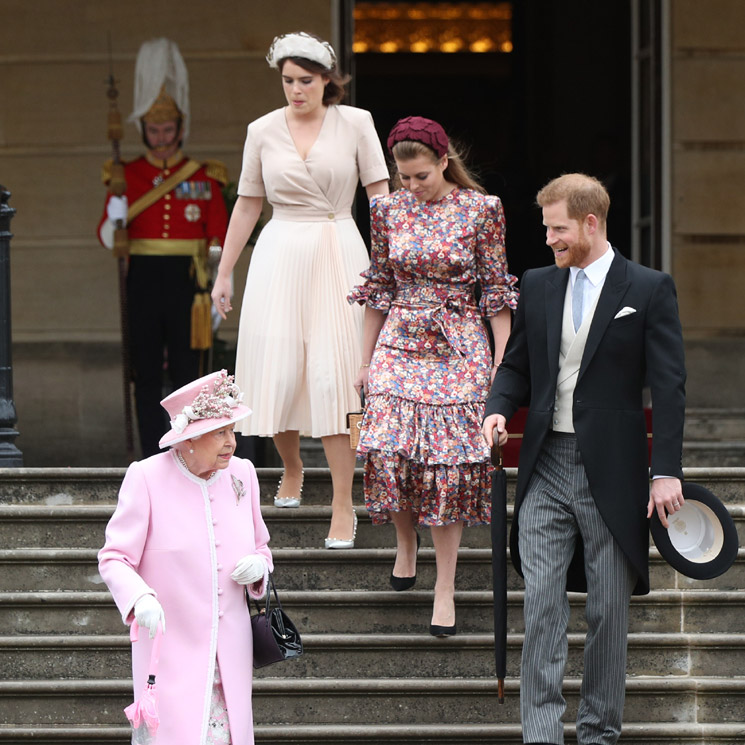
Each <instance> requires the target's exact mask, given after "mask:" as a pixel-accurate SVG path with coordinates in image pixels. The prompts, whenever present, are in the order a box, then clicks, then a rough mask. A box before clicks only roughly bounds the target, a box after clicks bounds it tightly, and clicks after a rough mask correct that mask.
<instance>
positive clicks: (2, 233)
mask: <svg viewBox="0 0 745 745" xmlns="http://www.w3.org/2000/svg"><path fill="white" fill-rule="evenodd" d="M8 199H10V192H9V191H8V190H7V189H6V188H5V187H4V186H0V468H13V467H20V466H22V465H23V455H22V454H21V451H20V450H19V449H18V448H17V447H16V446H15V439H16V437H18V432H17V431H16V430H15V428H14V425H15V423H16V420H17V419H18V417H17V416H16V407H15V404H14V403H13V367H12V362H11V333H10V239H11V238H12V237H13V234H12V233H11V232H10V220H11V218H12V217H13V215H15V213H16V211H15V210H14V209H13V208H12V207H8Z"/></svg>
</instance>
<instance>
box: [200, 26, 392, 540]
mask: <svg viewBox="0 0 745 745" xmlns="http://www.w3.org/2000/svg"><path fill="white" fill-rule="evenodd" d="M267 60H268V62H269V64H270V66H271V67H274V68H277V69H278V70H279V71H280V73H281V75H282V85H283V88H284V92H285V97H286V98H287V104H288V105H287V106H286V107H284V108H282V109H278V110H276V111H272V112H271V113H269V114H267V115H265V116H263V117H261V118H260V119H257V120H256V121H254V122H252V123H251V124H250V125H249V127H248V135H247V137H246V144H245V148H244V155H243V170H242V172H241V177H240V182H239V185H238V194H239V198H238V201H237V203H236V206H235V208H234V210H233V214H232V217H231V219H230V226H229V228H228V234H227V237H226V240H225V246H224V249H223V256H222V259H221V261H220V266H219V269H218V274H217V278H216V280H215V286H214V290H213V292H212V298H213V301H214V302H215V306H216V308H217V310H218V312H219V313H220V315H221V316H222V317H223V318H225V314H226V313H227V312H228V311H230V310H231V303H230V275H231V272H232V270H233V267H234V266H235V263H236V261H237V259H238V257H239V255H240V253H241V251H242V249H243V246H245V245H246V242H247V240H248V237H249V236H250V235H251V232H252V231H253V229H254V226H255V225H256V221H257V220H258V218H259V215H260V214H261V209H262V205H263V198H264V197H266V198H267V199H268V200H269V202H270V203H271V205H272V207H273V215H272V219H271V220H270V221H269V223H268V224H267V225H266V226H265V227H264V229H263V230H262V232H261V235H260V236H259V240H258V241H257V243H256V246H255V248H254V252H253V255H252V258H251V266H250V268H249V272H248V278H247V280H246V290H245V294H244V297H243V305H242V308H241V319H240V326H239V332H238V352H237V361H236V381H237V382H238V384H239V385H240V387H241V388H242V389H243V390H244V391H245V394H246V402H247V404H248V405H249V406H250V407H251V408H252V409H253V412H254V413H253V416H252V417H251V418H250V422H246V423H245V424H244V425H243V426H242V429H241V432H242V434H245V435H261V436H270V435H271V436H273V437H274V444H275V445H276V447H277V451H278V452H279V455H280V457H281V458H282V462H283V465H284V475H283V477H282V481H281V483H280V487H279V490H278V492H277V496H276V497H275V505H277V506H280V507H289V506H293V507H296V506H298V505H299V503H300V493H301V489H302V480H303V470H302V469H303V465H302V461H301V459H300V450H299V445H300V435H310V436H313V437H320V438H321V439H322V442H323V446H324V451H325V453H326V459H327V461H328V463H329V468H330V469H331V478H332V483H333V499H332V518H331V525H330V527H329V534H328V535H329V537H328V538H327V539H326V542H325V546H326V547H327V548H351V547H352V546H353V545H354V536H355V531H356V525H357V521H356V517H355V515H354V511H353V508H352V478H353V475H354V465H355V462H354V451H353V450H352V449H351V448H350V446H349V435H348V432H347V429H346V421H345V420H346V413H347V412H348V411H353V410H356V409H358V408H359V399H358V398H357V394H356V392H355V390H354V388H353V385H352V383H353V381H354V379H355V377H356V376H357V374H358V371H359V368H360V363H361V361H362V359H361V330H362V312H361V310H360V309H359V308H350V307H349V306H348V305H347V303H346V300H345V297H346V293H347V291H348V288H349V287H350V286H351V285H353V284H354V282H355V280H356V278H357V277H358V276H359V273H360V272H361V271H364V270H365V269H366V268H367V266H368V263H369V262H368V255H367V250H366V248H365V245H364V242H363V241H362V238H361V236H360V234H359V231H358V230H357V226H356V225H355V222H354V220H353V219H352V214H351V208H352V202H353V200H354V195H355V191H356V188H357V183H358V181H361V182H362V184H363V185H364V186H365V187H366V191H367V194H368V197H370V196H372V195H374V194H386V193H387V192H388V181H387V179H388V169H387V166H386V163H385V157H384V155H383V150H382V148H381V146H380V142H379V140H378V136H377V134H376V132H375V127H374V125H373V121H372V117H371V116H370V114H369V113H368V112H367V111H363V110H361V109H356V108H353V107H350V106H340V105H338V101H340V100H341V98H342V97H343V95H344V89H343V87H342V80H341V78H340V77H339V75H338V73H337V72H336V57H335V55H334V51H333V49H332V48H331V47H330V45H328V44H327V43H326V42H323V41H321V40H319V39H317V38H316V37H313V36H311V35H309V34H305V33H302V32H301V33H293V34H288V35H286V36H280V37H277V38H276V39H275V40H274V42H273V43H272V46H271V48H270V50H269V54H268V55H267Z"/></svg>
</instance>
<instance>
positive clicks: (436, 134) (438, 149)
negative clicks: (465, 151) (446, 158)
mask: <svg viewBox="0 0 745 745" xmlns="http://www.w3.org/2000/svg"><path fill="white" fill-rule="evenodd" d="M404 140H413V141H414V142H421V143H422V145H426V146H427V147H429V148H431V149H432V150H434V151H435V153H436V154H437V156H438V157H439V158H442V157H443V155H447V152H448V136H447V135H446V134H445V130H444V129H443V128H442V127H441V126H440V125H439V124H438V123H437V122H435V121H432V119H425V118H424V117H423V116H407V117H406V118H405V119H399V120H398V121H397V122H396V124H395V125H394V127H393V129H392V130H391V133H390V134H389V135H388V142H387V145H388V150H389V151H390V152H391V153H393V146H394V145H395V144H396V143H397V142H403V141H404Z"/></svg>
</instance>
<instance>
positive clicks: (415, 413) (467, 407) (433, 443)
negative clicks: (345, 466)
mask: <svg viewBox="0 0 745 745" xmlns="http://www.w3.org/2000/svg"><path fill="white" fill-rule="evenodd" d="M483 412H484V404H483V402H480V401H479V402H473V403H472V402H465V403H454V404H446V405H439V404H425V403H421V402H418V401H410V400H408V399H405V398H401V397H399V396H391V395H386V394H376V395H375V396H370V397H369V398H368V404H367V406H366V408H365V418H364V420H363V423H362V430H361V433H360V442H359V446H358V448H357V455H358V456H359V457H361V458H362V457H365V455H366V454H367V453H368V452H370V451H372V450H378V451H383V452H387V453H398V454H400V455H401V456H403V457H405V458H407V459H408V460H414V461H418V462H419V463H422V464H426V463H438V464H442V465H449V466H457V465H459V464H461V463H481V462H484V461H488V460H489V455H490V453H489V448H488V447H487V445H486V443H485V442H484V438H483V436H482V434H481V420H482V419H483Z"/></svg>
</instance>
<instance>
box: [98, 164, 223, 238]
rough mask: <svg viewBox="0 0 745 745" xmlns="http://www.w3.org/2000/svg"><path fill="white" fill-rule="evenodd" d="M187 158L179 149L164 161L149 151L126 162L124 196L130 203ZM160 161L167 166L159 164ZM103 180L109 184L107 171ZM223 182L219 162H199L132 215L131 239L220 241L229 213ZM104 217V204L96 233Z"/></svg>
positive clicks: (102, 223) (174, 171)
mask: <svg viewBox="0 0 745 745" xmlns="http://www.w3.org/2000/svg"><path fill="white" fill-rule="evenodd" d="M187 160H188V159H187V158H186V157H185V156H184V155H183V153H181V152H180V151H179V152H178V153H177V154H176V155H174V156H173V157H172V158H170V159H169V160H168V161H167V162H166V163H165V164H164V163H163V162H162V161H161V162H159V161H157V160H155V159H154V158H152V156H150V155H149V154H148V155H146V156H142V157H140V158H137V160H133V161H131V162H130V163H125V165H124V177H125V179H126V181H127V191H126V197H127V200H128V201H129V205H130V206H131V205H132V204H134V203H135V201H137V200H138V199H139V198H140V197H141V196H142V195H143V194H146V193H147V192H149V191H150V190H151V189H153V188H154V186H156V185H157V184H158V183H160V181H163V180H165V179H167V178H168V177H169V176H170V175H172V174H174V173H176V172H177V171H178V170H179V169H180V168H182V167H183V166H184V165H185V164H186V162H187ZM163 165H165V166H166V168H162V166H163ZM105 171H106V169H105ZM104 182H105V183H106V184H107V185H108V174H107V173H106V172H105V173H104ZM225 182H226V177H225V168H224V166H222V164H220V163H217V162H211V161H207V162H206V163H204V164H202V167H201V168H200V169H199V170H198V171H197V172H196V173H195V174H194V175H193V176H190V177H189V179H188V180H187V181H184V182H182V183H181V184H179V185H178V186H177V187H176V188H175V189H174V190H173V191H171V192H170V193H168V194H166V195H165V196H163V197H162V198H161V199H160V200H159V201H157V202H156V203H155V204H154V205H152V206H151V207H148V208H147V209H146V210H144V212H142V213H141V214H140V215H138V216H137V217H135V218H134V220H133V221H132V224H131V225H129V239H130V241H138V240H153V239H154V240H158V241H171V240H194V239H204V240H206V242H207V245H210V244H212V243H214V244H217V245H222V243H223V240H224V239H225V232H226V231H227V227H228V213H227V210H226V209H225V201H224V200H223V198H222V192H221V187H222V185H223V184H224V183H225ZM107 204H108V199H107ZM106 219H107V218H106V209H105V206H104V213H103V216H102V218H101V222H100V223H99V236H100V229H101V227H102V226H103V225H104V223H105V222H106ZM102 243H103V241H102ZM164 245H165V244H164ZM134 253H136V251H135V252H134ZM168 253H170V252H168Z"/></svg>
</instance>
